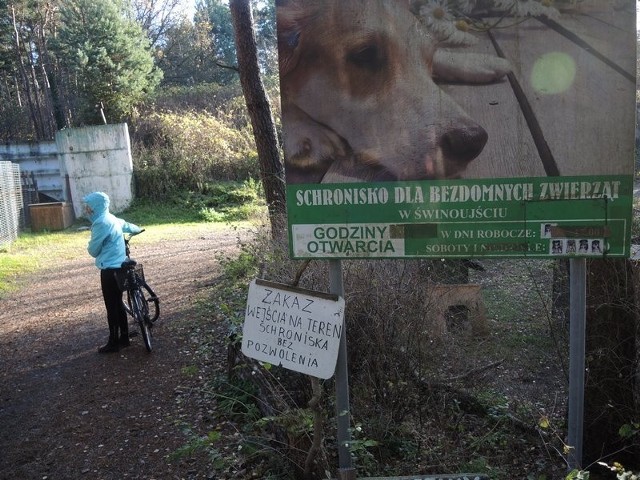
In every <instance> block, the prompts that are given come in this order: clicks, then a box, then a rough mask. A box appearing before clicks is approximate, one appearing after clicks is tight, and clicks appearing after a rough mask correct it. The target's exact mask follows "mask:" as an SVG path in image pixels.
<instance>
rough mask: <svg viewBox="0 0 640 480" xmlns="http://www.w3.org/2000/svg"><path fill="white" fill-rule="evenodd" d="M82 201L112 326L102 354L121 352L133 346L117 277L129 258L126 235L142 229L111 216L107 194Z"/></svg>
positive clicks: (88, 248) (99, 194) (94, 195)
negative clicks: (126, 251)
mask: <svg viewBox="0 0 640 480" xmlns="http://www.w3.org/2000/svg"><path fill="white" fill-rule="evenodd" d="M82 201H83V202H84V214H85V216H86V217H87V218H88V219H89V220H91V239H90V240H89V245H88V246H87V251H88V252H89V255H91V256H92V257H94V258H95V259H96V260H95V264H96V267H98V268H99V269H100V286H101V287H102V296H103V298H104V304H105V307H106V309H107V322H108V324H109V340H108V341H107V343H106V345H104V346H103V347H100V348H99V349H98V352H100V353H112V352H117V351H119V350H120V348H121V347H128V346H129V326H128V323H127V312H126V311H125V309H124V306H123V305H122V291H121V290H120V287H119V286H118V282H117V280H116V274H117V272H118V271H119V270H120V268H121V266H122V262H124V261H125V258H126V253H125V246H124V237H123V233H134V234H135V233H140V232H141V231H142V229H141V228H140V227H138V226H137V225H135V224H133V223H128V222H125V221H124V220H122V219H121V218H118V217H116V216H115V215H113V214H111V213H110V212H109V203H110V201H109V196H108V195H107V194H106V193H102V192H93V193H90V194H89V195H87V196H86V197H84V198H83V199H82Z"/></svg>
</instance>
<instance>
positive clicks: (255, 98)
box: [229, 0, 285, 236]
mask: <svg viewBox="0 0 640 480" xmlns="http://www.w3.org/2000/svg"><path fill="white" fill-rule="evenodd" d="M229 8H230V9H231V18H232V19H233V28H234V32H235V41H236V52H237V57H238V69H239V73H240V83H241V85H242V92H243V94H244V98H245V102H246V104H247V110H248V111H249V117H250V119H251V126H252V128H253V136H254V138H255V142H256V147H257V149H258V159H259V162H260V174H261V177H262V185H263V188H264V193H265V197H266V200H267V204H268V206H269V217H270V220H271V227H272V235H273V236H278V234H279V233H281V227H282V223H281V222H282V219H283V217H284V213H285V184H284V167H283V165H282V161H281V159H280V152H279V149H278V139H277V135H276V128H275V122H274V121H273V115H272V113H271V107H270V104H269V99H268V97H267V93H266V91H265V88H264V84H263V83H262V78H261V77H260V67H259V64H258V49H257V44H256V36H255V31H254V28H253V13H252V10H251V4H250V2H249V0H230V1H229Z"/></svg>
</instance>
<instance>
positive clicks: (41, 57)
mask: <svg viewBox="0 0 640 480" xmlns="http://www.w3.org/2000/svg"><path fill="white" fill-rule="evenodd" d="M56 7H57V0H44V1H39V2H29V1H25V0H15V1H12V2H10V3H9V2H8V1H7V0H0V122H2V126H3V128H2V129H0V130H1V131H2V139H3V140H10V139H15V137H16V136H19V137H22V138H23V139H25V140H27V139H28V140H42V139H49V138H52V137H53V134H54V132H55V127H56V126H55V122H54V116H53V109H52V102H51V82H50V72H51V69H50V67H51V66H50V64H49V55H48V50H47V35H48V34H49V32H50V30H51V28H53V27H52V26H53V25H55V11H56Z"/></svg>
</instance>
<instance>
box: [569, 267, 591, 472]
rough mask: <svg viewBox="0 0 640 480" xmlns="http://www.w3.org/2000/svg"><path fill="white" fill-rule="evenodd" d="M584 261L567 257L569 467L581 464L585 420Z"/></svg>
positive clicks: (585, 283) (585, 279) (585, 296)
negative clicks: (568, 297)
mask: <svg viewBox="0 0 640 480" xmlns="http://www.w3.org/2000/svg"><path fill="white" fill-rule="evenodd" d="M586 264H587V261H586V260H585V259H584V258H572V259H571V260H569V296H570V299H569V305H570V307H569V308H570V313H569V321H570V327H569V431H568V439H567V442H568V444H569V447H571V450H570V452H569V456H568V458H567V463H568V465H569V468H570V469H572V470H573V469H579V468H581V466H582V434H583V421H584V370H585V361H584V355H585V337H586V334H585V331H586V301H587V295H586V291H587V274H586V271H587V267H586Z"/></svg>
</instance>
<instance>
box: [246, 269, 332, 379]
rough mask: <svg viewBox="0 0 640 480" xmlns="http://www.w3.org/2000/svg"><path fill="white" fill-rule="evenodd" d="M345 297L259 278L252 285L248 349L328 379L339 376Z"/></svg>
mask: <svg viewBox="0 0 640 480" xmlns="http://www.w3.org/2000/svg"><path fill="white" fill-rule="evenodd" d="M343 322H344V298H342V297H339V296H337V295H330V294H325V293H322V292H314V291H310V290H303V289H298V288H292V287H289V286H287V285H282V284H278V283H272V282H267V281H265V280H260V279H256V280H253V281H252V282H251V284H250V285H249V295H248V298H247V308H246V312H245V319H244V327H243V329H242V353H244V354H245V355H246V356H247V357H250V358H254V359H256V360H259V361H261V362H268V363H271V364H273V365H279V366H282V367H284V368H287V369H289V370H294V371H296V372H300V373H305V374H307V375H312V376H314V377H318V378H323V379H327V378H330V377H331V376H333V373H334V371H335V369H336V362H337V359H338V348H339V346H340V337H341V335H342V330H343Z"/></svg>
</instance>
